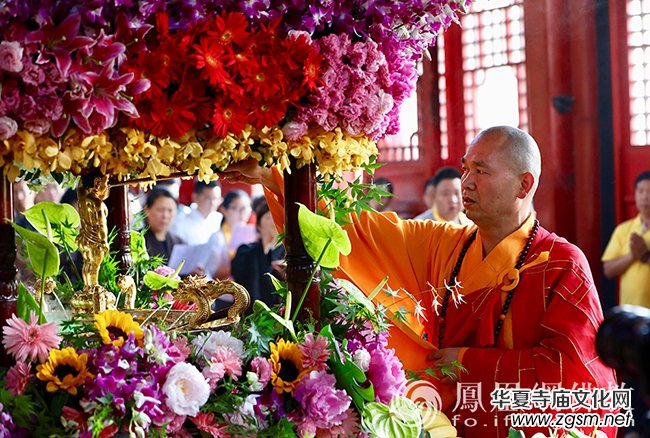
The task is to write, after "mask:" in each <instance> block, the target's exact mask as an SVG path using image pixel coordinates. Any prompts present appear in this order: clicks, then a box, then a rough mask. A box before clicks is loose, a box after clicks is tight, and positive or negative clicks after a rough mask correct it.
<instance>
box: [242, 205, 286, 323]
mask: <svg viewBox="0 0 650 438" xmlns="http://www.w3.org/2000/svg"><path fill="white" fill-rule="evenodd" d="M255 217H256V218H257V224H256V228H257V232H258V234H259V239H258V240H257V241H255V242H253V243H248V244H244V245H241V246H240V247H239V248H238V249H237V253H236V254H235V258H234V259H233V260H232V277H233V279H234V280H235V281H236V282H237V283H239V284H241V285H242V286H244V287H245V288H246V290H247V291H248V293H249V294H250V296H251V303H252V302H254V301H255V300H260V301H263V302H265V303H266V304H268V305H269V306H272V305H274V304H277V302H278V296H277V295H274V294H273V292H274V291H275V288H274V287H273V283H272V282H271V278H270V277H269V276H268V275H267V274H272V275H274V276H275V277H280V278H282V277H283V275H284V273H283V263H284V262H283V260H282V259H283V258H284V247H283V246H282V245H278V244H277V243H278V242H277V237H278V230H277V228H276V226H275V223H274V222H273V216H272V215H271V212H270V211H269V206H268V204H267V203H266V200H265V201H264V202H259V203H258V205H257V208H256V209H255ZM251 309H252V306H251V307H250V308H249V311H250V310H251Z"/></svg>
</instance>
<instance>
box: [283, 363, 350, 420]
mask: <svg viewBox="0 0 650 438" xmlns="http://www.w3.org/2000/svg"><path fill="white" fill-rule="evenodd" d="M335 384H336V378H335V377H334V376H332V375H331V374H327V373H326V372H324V371H312V372H311V373H309V374H308V375H307V376H305V377H304V378H303V379H302V380H301V381H300V383H298V385H296V391H295V392H294V397H295V398H296V400H298V403H300V407H301V408H302V411H303V413H304V415H305V417H306V418H305V420H306V421H308V422H309V424H312V425H314V426H315V427H317V428H321V429H327V428H329V427H331V426H335V425H339V424H341V423H342V422H343V420H345V419H346V417H347V412H346V411H347V409H348V407H350V402H351V399H350V397H349V396H348V395H347V394H346V392H345V391H343V390H341V389H336V386H335Z"/></svg>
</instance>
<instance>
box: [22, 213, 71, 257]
mask: <svg viewBox="0 0 650 438" xmlns="http://www.w3.org/2000/svg"><path fill="white" fill-rule="evenodd" d="M25 217H26V218H27V220H28V221H29V223H30V224H32V226H33V227H34V228H36V230H37V231H39V232H40V233H41V234H43V235H45V236H47V235H48V222H49V223H50V225H51V227H52V229H53V230H54V232H53V234H52V239H53V240H54V243H56V244H58V245H63V244H64V242H65V244H66V245H67V246H68V248H70V250H71V251H76V250H77V242H76V241H75V238H76V237H77V234H78V233H77V227H79V224H80V223H81V221H80V219H79V213H77V210H75V209H74V207H73V206H72V205H69V204H56V203H54V202H49V201H47V202H39V203H38V204H36V205H34V206H33V207H31V208H29V209H27V210H26V211H25Z"/></svg>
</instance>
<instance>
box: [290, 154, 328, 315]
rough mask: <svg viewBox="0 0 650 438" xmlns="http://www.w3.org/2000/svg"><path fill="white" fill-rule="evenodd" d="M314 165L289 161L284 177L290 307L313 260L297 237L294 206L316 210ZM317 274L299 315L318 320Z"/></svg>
mask: <svg viewBox="0 0 650 438" xmlns="http://www.w3.org/2000/svg"><path fill="white" fill-rule="evenodd" d="M316 202H317V196H316V166H315V165H313V164H312V165H309V166H303V167H301V168H300V169H296V166H295V162H292V165H291V173H288V174H286V175H285V178H284V204H285V205H284V224H285V230H284V231H285V238H284V246H285V250H286V262H287V286H288V288H289V291H290V292H291V293H292V297H291V298H292V303H293V308H294V309H295V306H297V305H298V301H299V300H300V297H301V296H302V292H303V290H304V289H305V287H306V286H307V285H308V284H309V277H310V276H311V273H312V271H313V270H314V267H315V266H316V263H315V262H314V260H312V258H311V257H309V255H308V254H307V251H306V250H305V246H304V245H303V243H302V237H301V236H300V227H299V226H298V208H299V205H298V203H300V204H303V205H304V206H306V207H307V208H308V209H310V210H311V211H316ZM318 281H319V280H318V275H316V276H314V279H313V281H312V283H311V284H310V285H309V292H308V293H307V297H306V298H305V302H304V303H303V306H302V310H301V312H300V318H303V319H304V318H305V317H307V316H308V315H309V312H311V313H312V315H313V316H314V318H316V320H319V319H320V289H319V287H318Z"/></svg>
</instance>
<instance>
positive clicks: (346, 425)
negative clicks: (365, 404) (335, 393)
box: [316, 408, 359, 438]
mask: <svg viewBox="0 0 650 438" xmlns="http://www.w3.org/2000/svg"><path fill="white" fill-rule="evenodd" d="M358 431H359V417H358V415H357V412H356V411H355V410H354V409H352V408H350V409H348V416H347V417H346V418H345V420H343V422H342V423H341V424H338V425H334V426H332V427H330V428H329V429H318V430H317V431H316V437H317V438H347V437H351V436H356V433H357V432H358Z"/></svg>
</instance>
